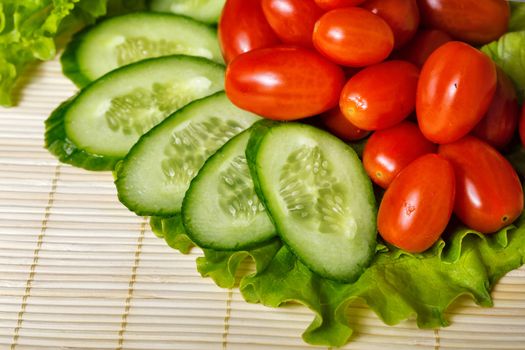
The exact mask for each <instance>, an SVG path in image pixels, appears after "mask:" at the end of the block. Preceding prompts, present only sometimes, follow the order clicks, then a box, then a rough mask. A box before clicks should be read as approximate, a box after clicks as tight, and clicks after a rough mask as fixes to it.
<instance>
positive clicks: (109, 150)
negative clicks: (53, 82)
mask: <svg viewBox="0 0 525 350" xmlns="http://www.w3.org/2000/svg"><path fill="white" fill-rule="evenodd" d="M223 84H224V67H223V66H222V65H220V64H217V63H214V62H212V61H209V60H207V59H204V58H200V57H190V56H182V55H181V56H168V57H161V58H153V59H149V60H145V61H141V62H138V63H135V64H132V65H129V66H126V67H122V68H120V69H118V70H116V71H113V72H111V73H109V74H107V75H105V76H104V77H102V78H100V79H99V80H97V81H96V82H94V83H93V84H91V85H89V86H88V87H86V88H85V89H84V90H82V92H81V93H80V94H79V95H77V96H76V97H75V98H73V99H72V100H70V101H69V102H67V103H66V104H63V105H61V106H60V107H59V108H58V109H57V110H56V111H55V112H54V113H53V114H52V115H51V117H50V118H49V119H48V120H47V121H46V147H47V148H48V149H49V151H50V152H51V153H53V154H55V155H56V156H57V157H58V158H59V159H60V160H61V161H62V162H64V163H70V164H73V165H76V166H79V167H83V168H86V169H90V170H111V169H113V167H114V165H115V163H116V162H117V161H118V160H120V159H122V158H124V156H125V155H126V154H127V153H128V151H129V149H130V148H131V146H133V145H134V144H135V142H137V140H138V139H139V137H140V136H142V134H144V133H146V132H147V131H148V130H149V129H151V128H152V127H153V126H155V125H156V124H158V123H159V122H161V121H162V120H164V118H166V117H167V116H168V115H170V114H171V113H173V112H174V111H176V110H177V109H179V108H180V107H182V106H184V105H185V104H187V103H188V102H190V101H193V100H195V99H197V98H201V97H204V96H208V95H211V94H213V93H215V92H217V91H219V90H222V88H223Z"/></svg>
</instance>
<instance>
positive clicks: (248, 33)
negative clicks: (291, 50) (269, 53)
mask: <svg viewBox="0 0 525 350" xmlns="http://www.w3.org/2000/svg"><path fill="white" fill-rule="evenodd" d="M218 36H219V43H220V45H221V50H222V55H223V56H224V60H225V61H226V62H230V61H231V60H232V59H234V58H235V57H237V56H238V55H240V54H241V53H244V52H248V51H251V50H253V49H257V48H261V47H269V46H274V45H276V44H279V38H278V37H277V35H276V34H275V33H274V31H273V30H272V28H271V27H270V25H269V24H268V21H267V20H266V17H265V16H264V13H263V10H262V6H261V1H260V0H228V1H226V4H225V5H224V9H223V10H222V15H221V18H220V21H219V30H218Z"/></svg>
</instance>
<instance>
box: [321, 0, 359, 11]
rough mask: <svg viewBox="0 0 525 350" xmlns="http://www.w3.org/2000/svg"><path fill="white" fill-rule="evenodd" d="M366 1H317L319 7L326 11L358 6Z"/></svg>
mask: <svg viewBox="0 0 525 350" xmlns="http://www.w3.org/2000/svg"><path fill="white" fill-rule="evenodd" d="M363 2H365V0H315V3H316V4H317V6H319V7H320V8H322V9H324V10H333V9H337V8H341V7H351V6H357V5H360V4H362V3H363Z"/></svg>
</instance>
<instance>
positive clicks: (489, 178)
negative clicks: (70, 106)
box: [439, 136, 523, 233]
mask: <svg viewBox="0 0 525 350" xmlns="http://www.w3.org/2000/svg"><path fill="white" fill-rule="evenodd" d="M439 154H440V155H441V156H442V157H444V158H446V159H448V160H449V161H450V162H451V163H452V166H453V167H454V172H455V174H456V191H457V192H456V203H455V205H454V213H455V214H456V215H457V216H458V218H459V219H460V220H461V221H463V223H464V224H465V225H467V226H468V227H470V228H472V229H474V230H477V231H479V232H482V233H491V232H496V231H498V230H499V229H501V228H503V227H504V226H507V225H510V224H511V223H512V222H513V221H514V220H516V219H517V218H518V216H519V215H520V214H521V212H522V211H523V190H522V187H521V183H520V180H519V178H518V175H517V174H516V171H515V170H514V168H513V167H512V165H510V163H509V162H508V161H507V160H506V159H505V158H504V157H503V156H502V155H501V154H500V153H499V152H498V151H496V150H495V149H494V148H492V147H491V146H490V145H489V144H487V143H485V142H483V141H481V140H479V139H477V138H475V137H473V136H467V137H464V138H462V139H461V140H459V141H456V142H454V143H450V144H446V145H441V146H439Z"/></svg>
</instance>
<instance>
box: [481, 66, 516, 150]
mask: <svg viewBox="0 0 525 350" xmlns="http://www.w3.org/2000/svg"><path fill="white" fill-rule="evenodd" d="M497 72H498V84H497V87H496V93H495V95H494V98H493V99H492V102H491V104H490V107H489V110H488V111H487V114H485V116H484V117H483V119H481V121H480V122H479V123H478V125H476V127H475V128H474V130H473V132H472V133H473V135H474V136H476V137H478V138H479V139H481V140H483V141H485V142H487V143H488V144H490V145H491V146H492V147H495V148H497V149H502V148H504V147H505V146H507V145H508V144H509V143H510V141H511V140H512V138H513V136H514V132H515V131H516V126H517V125H518V119H519V105H518V98H517V96H516V89H515V88H514V84H513V83H512V81H511V80H510V78H509V77H508V76H507V75H506V74H505V72H503V70H502V69H501V68H497Z"/></svg>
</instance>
